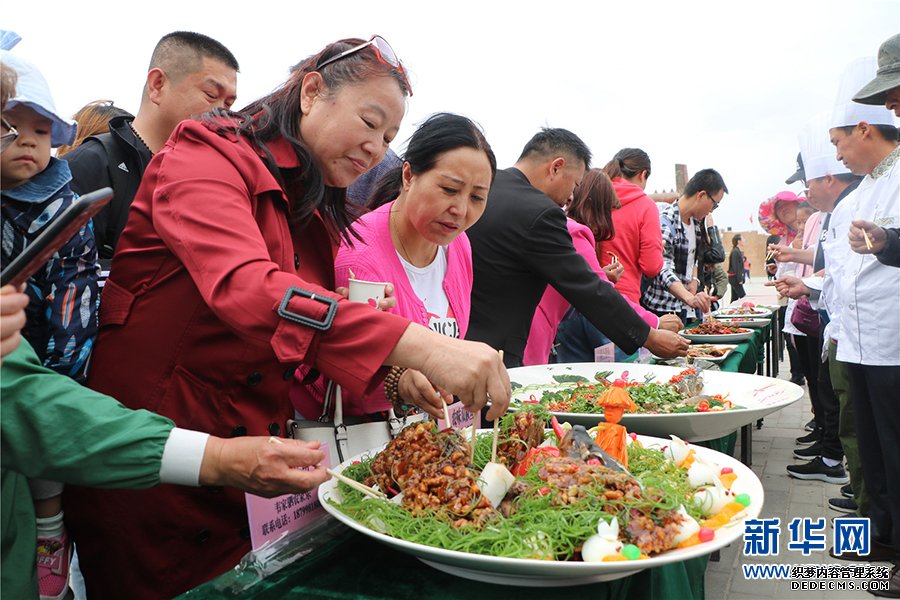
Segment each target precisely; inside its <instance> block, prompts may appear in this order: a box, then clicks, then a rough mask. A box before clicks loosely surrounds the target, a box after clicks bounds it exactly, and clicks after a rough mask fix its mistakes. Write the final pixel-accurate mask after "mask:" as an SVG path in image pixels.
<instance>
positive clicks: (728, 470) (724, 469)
mask: <svg viewBox="0 0 900 600" xmlns="http://www.w3.org/2000/svg"><path fill="white" fill-rule="evenodd" d="M729 473H734V469H732V468H731V467H722V471H721V474H722V475H728V474H729Z"/></svg>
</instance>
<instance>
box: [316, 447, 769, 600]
mask: <svg viewBox="0 0 900 600" xmlns="http://www.w3.org/2000/svg"><path fill="white" fill-rule="evenodd" d="M481 433H483V434H485V435H490V434H491V433H492V431H491V430H482V432H481ZM638 439H639V440H640V441H641V443H642V444H644V446H645V447H656V448H660V449H662V448H663V447H664V446H666V445H667V444H668V443H669V442H670V440H668V439H661V438H653V437H648V436H639V437H638ZM693 449H694V450H695V452H696V453H697V454H698V455H699V457H700V458H702V459H705V460H706V461H707V462H710V463H713V464H716V465H718V466H719V467H730V468H731V469H733V471H734V473H735V474H736V475H737V479H736V480H735V482H734V485H733V486H732V488H731V489H732V491H734V492H735V493H736V494H749V496H750V499H751V503H750V506H748V507H747V510H746V512H745V513H744V514H743V516H742V517H741V518H740V519H736V520H733V521H732V522H731V523H729V524H727V525H725V526H724V527H722V528H720V529H717V530H716V533H715V538H713V539H712V540H711V541H709V542H704V543H702V544H697V545H695V546H690V547H688V548H680V549H675V550H668V551H666V552H663V553H662V554H659V555H656V556H652V557H650V558H647V559H644V560H636V561H617V562H594V563H586V562H581V561H548V560H537V559H527V558H505V557H500V556H485V555H482V554H470V553H468V552H459V551H456V550H444V549H443V548H435V547H433V546H426V545H424V544H417V543H413V542H408V541H406V540H401V539H398V538H394V537H391V536H389V535H386V534H383V533H380V532H378V531H375V530H374V529H370V528H369V527H367V526H366V525H365V524H363V523H360V522H358V521H356V520H355V519H353V518H351V517H349V516H348V515H345V514H344V513H343V512H341V511H340V509H339V508H338V507H337V506H334V505H333V504H331V502H330V501H332V500H333V501H335V502H338V503H340V501H341V496H340V491H339V489H338V482H337V480H336V479H329V480H328V481H326V482H325V483H323V484H322V485H320V486H319V492H318V493H319V502H321V503H322V506H324V507H325V510H326V511H328V513H329V514H331V515H332V516H333V517H334V518H336V519H337V520H338V521H340V522H341V523H343V524H345V525H347V526H348V527H350V528H352V529H354V530H356V531H358V532H360V533H361V534H363V535H366V536H369V537H371V538H373V539H375V540H377V541H379V542H381V543H383V544H385V545H387V546H390V547H391V548H394V549H395V550H399V551H400V552H405V553H406V554H410V555H412V556H414V557H416V558H418V559H419V560H421V561H422V562H423V563H425V564H427V565H429V566H432V567H434V568H435V569H438V570H440V571H444V572H446V573H450V574H452V575H456V576H458V577H463V578H466V579H472V580H475V581H487V582H490V583H497V584H501V585H516V586H528V587H561V586H572V585H582V584H586V583H594V582H600V581H610V580H613V579H619V578H622V577H627V576H629V575H633V574H635V573H637V572H639V571H643V570H644V569H650V568H653V567H659V566H662V565H667V564H672V563H678V562H682V561H685V560H688V559H691V558H695V557H698V556H704V555H707V554H711V553H712V552H715V551H716V550H719V549H721V548H723V547H725V546H727V545H728V544H730V543H732V542H734V541H736V540H738V539H739V538H741V537H742V536H743V533H744V522H745V521H746V520H748V519H755V518H756V517H758V516H759V514H760V511H761V510H762V506H763V502H764V496H765V493H764V491H763V487H762V483H761V482H760V480H759V478H758V477H757V476H756V474H755V473H754V472H753V471H752V470H750V469H749V468H748V467H746V466H745V465H744V464H743V463H741V462H740V461H738V460H737V459H734V458H732V457H730V456H728V455H725V454H722V453H720V452H716V451H714V450H710V449H709V448H703V447H700V446H694V447H693ZM380 450H381V448H377V449H373V450H371V451H369V452H366V453H363V454H359V455H357V456H354V457H353V458H350V459H348V460H346V461H344V462H343V463H342V464H341V465H340V466H339V467H337V469H336V470H337V471H343V469H344V468H345V467H346V466H348V465H350V464H352V463H353V462H354V461H358V460H360V459H362V458H364V457H366V456H370V455H371V454H373V453H375V452H378V451H380ZM372 501H373V502H380V500H372Z"/></svg>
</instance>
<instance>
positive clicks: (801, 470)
mask: <svg viewBox="0 0 900 600" xmlns="http://www.w3.org/2000/svg"><path fill="white" fill-rule="evenodd" d="M787 472H788V475H790V476H791V477H794V478H796V479H815V480H818V481H824V482H825V483H847V482H848V481H850V478H849V477H847V472H846V471H845V470H844V465H841V464H837V465H834V466H833V467H829V466H828V465H826V464H825V461H823V460H822V457H821V456H816V457H815V458H813V459H812V460H811V461H809V462H808V463H803V464H802V465H788V466H787ZM838 499H839V500H845V499H844V498H838ZM829 504H830V501H829Z"/></svg>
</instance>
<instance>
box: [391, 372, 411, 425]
mask: <svg viewBox="0 0 900 600" xmlns="http://www.w3.org/2000/svg"><path fill="white" fill-rule="evenodd" d="M405 372H406V367H397V366H393V367H391V370H390V371H388V374H387V375H385V376H384V395H385V397H386V398H387V400H388V402H390V403H391V406H393V407H394V413H395V414H396V415H397V416H398V417H401V418H402V417H405V416H407V415H410V414H412V413H413V412H415V410H416V407H415V406H413V405H410V404H407V403H406V402H404V401H403V399H402V398H401V397H400V390H399V386H400V377H402V376H403V373H405Z"/></svg>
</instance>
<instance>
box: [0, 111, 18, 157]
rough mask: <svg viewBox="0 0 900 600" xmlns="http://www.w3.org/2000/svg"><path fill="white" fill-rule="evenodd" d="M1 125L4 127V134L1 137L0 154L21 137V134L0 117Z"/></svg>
mask: <svg viewBox="0 0 900 600" xmlns="http://www.w3.org/2000/svg"><path fill="white" fill-rule="evenodd" d="M0 125H2V126H3V134H2V135H0V152H3V151H4V150H6V147H7V146H9V145H11V144H12V143H13V142H14V141H16V138H17V137H19V132H18V131H16V128H15V127H13V126H12V125H10V124H9V121H7V120H6V119H4V118H2V117H0Z"/></svg>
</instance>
